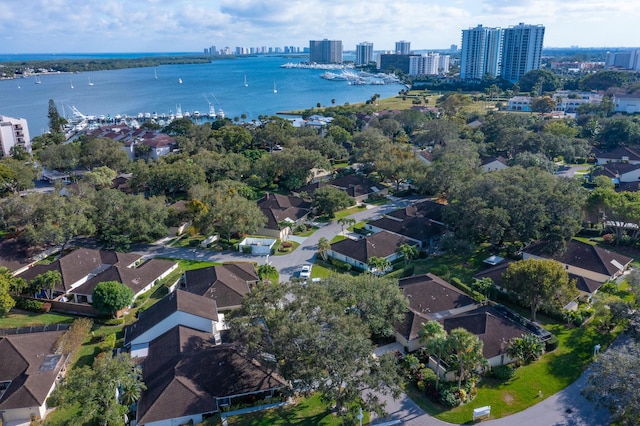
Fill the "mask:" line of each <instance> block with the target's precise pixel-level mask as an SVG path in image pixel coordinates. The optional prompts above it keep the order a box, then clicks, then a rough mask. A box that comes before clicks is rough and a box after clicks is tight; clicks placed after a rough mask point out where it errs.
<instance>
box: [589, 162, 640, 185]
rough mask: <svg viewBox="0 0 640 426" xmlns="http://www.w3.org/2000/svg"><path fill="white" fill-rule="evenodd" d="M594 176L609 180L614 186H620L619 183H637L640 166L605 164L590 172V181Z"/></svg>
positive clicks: (618, 163) (639, 178) (639, 175)
mask: <svg viewBox="0 0 640 426" xmlns="http://www.w3.org/2000/svg"><path fill="white" fill-rule="evenodd" d="M596 176H606V177H608V178H610V179H611V181H612V182H613V184H614V185H615V186H620V184H621V183H637V182H638V181H640V164H631V163H622V162H614V163H606V164H603V165H602V166H597V167H596V168H595V169H594V170H593V171H592V172H591V179H593V178H595V177H596Z"/></svg>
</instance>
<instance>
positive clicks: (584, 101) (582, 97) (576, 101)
mask: <svg viewBox="0 0 640 426" xmlns="http://www.w3.org/2000/svg"><path fill="white" fill-rule="evenodd" d="M553 100H554V101H555V102H556V107H555V110H556V111H562V112H564V113H570V114H575V113H576V112H577V111H578V107H580V105H599V104H600V103H602V94H600V93H592V92H573V91H569V90H559V91H557V92H556V93H555V94H554V95H553Z"/></svg>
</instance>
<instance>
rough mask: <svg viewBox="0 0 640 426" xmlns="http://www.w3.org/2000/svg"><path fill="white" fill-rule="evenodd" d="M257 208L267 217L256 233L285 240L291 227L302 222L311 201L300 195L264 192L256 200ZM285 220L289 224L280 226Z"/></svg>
mask: <svg viewBox="0 0 640 426" xmlns="http://www.w3.org/2000/svg"><path fill="white" fill-rule="evenodd" d="M258 208H260V211H262V214H264V215H265V217H266V218H267V222H266V224H265V225H264V227H263V228H262V229H259V230H258V231H257V233H258V234H259V235H266V236H268V237H274V238H279V239H281V240H286V238H287V235H289V234H290V233H291V227H295V226H296V225H300V224H301V223H303V222H304V221H305V220H306V218H307V216H308V215H309V212H310V211H311V203H310V202H308V201H305V200H303V199H302V198H300V197H296V196H289V195H280V194H274V193H269V192H268V193H265V194H264V197H262V198H261V199H260V200H258ZM283 222H285V223H287V224H289V226H281V225H282V223H283Z"/></svg>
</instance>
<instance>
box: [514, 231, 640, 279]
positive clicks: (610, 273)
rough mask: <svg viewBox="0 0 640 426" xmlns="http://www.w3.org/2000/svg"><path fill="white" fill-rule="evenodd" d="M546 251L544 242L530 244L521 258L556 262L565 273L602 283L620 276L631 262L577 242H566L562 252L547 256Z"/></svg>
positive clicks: (627, 258)
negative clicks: (560, 264) (562, 267)
mask: <svg viewBox="0 0 640 426" xmlns="http://www.w3.org/2000/svg"><path fill="white" fill-rule="evenodd" d="M547 249H548V246H547V243H546V242H544V241H541V242H537V243H534V244H531V245H529V246H528V247H525V248H524V249H523V250H522V258H523V259H530V258H534V259H553V260H557V261H558V262H560V263H562V264H563V265H564V267H565V269H566V270H567V272H569V273H572V274H575V275H579V276H582V277H586V278H589V279H592V280H596V281H600V282H602V283H604V282H605V281H608V280H612V279H614V278H617V277H618V276H620V275H621V274H622V273H623V272H624V271H625V270H626V269H627V268H628V267H629V265H630V264H631V262H632V261H633V259H632V258H630V257H627V256H623V255H621V254H618V253H615V252H612V251H609V250H605V249H603V248H601V247H598V246H595V245H592V244H587V243H583V242H581V241H577V240H570V241H568V242H567V248H566V250H565V251H563V252H556V253H555V254H553V255H548V254H547V253H548V250H547Z"/></svg>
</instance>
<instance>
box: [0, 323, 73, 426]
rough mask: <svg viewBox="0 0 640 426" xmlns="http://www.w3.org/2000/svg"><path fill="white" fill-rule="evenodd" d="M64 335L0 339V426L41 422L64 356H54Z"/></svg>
mask: <svg viewBox="0 0 640 426" xmlns="http://www.w3.org/2000/svg"><path fill="white" fill-rule="evenodd" d="M63 334H64V331H47V332H40V333H27V334H18V335H11V336H0V420H1V421H0V423H2V424H4V425H18V424H29V423H30V422H31V421H32V420H33V419H44V418H45V416H46V412H47V408H48V407H47V398H48V397H49V395H51V392H53V390H54V389H55V386H56V381H57V378H58V375H59V374H60V372H61V371H62V369H63V367H64V364H65V361H66V355H64V354H59V353H56V342H57V341H58V339H59V338H60V337H61V336H62V335H63Z"/></svg>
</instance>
